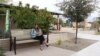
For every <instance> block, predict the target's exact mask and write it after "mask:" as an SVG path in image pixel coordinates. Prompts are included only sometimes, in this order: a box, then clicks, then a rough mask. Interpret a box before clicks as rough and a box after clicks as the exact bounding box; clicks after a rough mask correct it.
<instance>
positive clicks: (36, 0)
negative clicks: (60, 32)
mask: <svg viewBox="0 0 100 56" xmlns="http://www.w3.org/2000/svg"><path fill="white" fill-rule="evenodd" d="M19 1H22V3H23V6H25V4H27V3H29V4H30V6H32V5H37V6H39V8H40V9H43V8H47V10H48V11H51V12H58V13H63V12H62V11H60V10H59V9H60V8H59V7H57V6H56V4H57V3H59V2H61V1H63V0H12V1H11V2H10V3H13V4H14V5H18V3H19ZM98 1H99V0H98ZM96 5H98V6H99V5H100V3H96ZM98 11H100V9H97V10H96V11H94V12H92V14H91V15H90V16H89V17H88V19H87V21H89V22H92V21H93V20H94V18H95V17H98V16H99V13H98ZM61 17H62V16H61ZM62 18H63V17H62ZM63 20H64V21H66V19H65V18H63Z"/></svg>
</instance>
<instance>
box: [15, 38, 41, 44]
mask: <svg viewBox="0 0 100 56" xmlns="http://www.w3.org/2000/svg"><path fill="white" fill-rule="evenodd" d="M37 41H39V40H33V39H31V40H22V41H16V44H24V43H30V42H37Z"/></svg>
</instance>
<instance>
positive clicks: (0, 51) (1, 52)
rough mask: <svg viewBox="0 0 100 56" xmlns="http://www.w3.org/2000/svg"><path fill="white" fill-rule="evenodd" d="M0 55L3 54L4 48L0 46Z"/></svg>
mask: <svg viewBox="0 0 100 56" xmlns="http://www.w3.org/2000/svg"><path fill="white" fill-rule="evenodd" d="M0 56H5V55H4V49H2V48H0Z"/></svg>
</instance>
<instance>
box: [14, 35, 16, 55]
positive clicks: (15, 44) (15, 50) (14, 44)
mask: <svg viewBox="0 0 100 56" xmlns="http://www.w3.org/2000/svg"><path fill="white" fill-rule="evenodd" d="M14 53H15V55H16V37H14Z"/></svg>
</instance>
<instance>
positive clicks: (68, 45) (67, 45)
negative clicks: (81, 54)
mask: <svg viewBox="0 0 100 56" xmlns="http://www.w3.org/2000/svg"><path fill="white" fill-rule="evenodd" d="M96 42H97V41H95V40H89V39H82V38H78V41H77V44H75V40H74V39H71V40H66V41H60V40H59V41H58V43H53V44H52V45H53V46H56V47H59V48H64V49H68V50H71V51H75V52H77V51H80V50H82V49H84V48H86V47H88V46H89V45H91V44H93V43H96Z"/></svg>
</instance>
